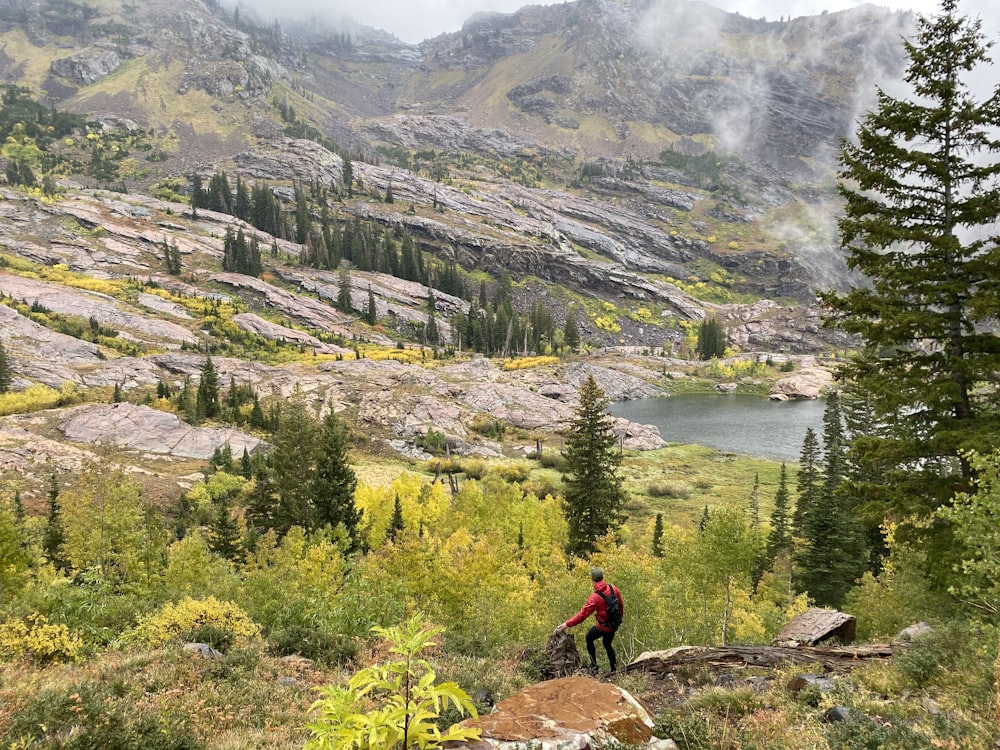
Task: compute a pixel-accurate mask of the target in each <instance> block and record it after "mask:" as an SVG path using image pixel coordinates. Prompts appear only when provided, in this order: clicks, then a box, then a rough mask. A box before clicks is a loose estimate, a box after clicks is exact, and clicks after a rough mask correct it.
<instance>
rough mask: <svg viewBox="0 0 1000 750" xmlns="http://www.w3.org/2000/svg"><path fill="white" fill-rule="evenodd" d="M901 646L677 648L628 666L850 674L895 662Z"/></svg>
mask: <svg viewBox="0 0 1000 750" xmlns="http://www.w3.org/2000/svg"><path fill="white" fill-rule="evenodd" d="M898 648H900V645H898V644H873V645H867V646H835V647H822V646H799V647H787V646H722V647H710V646H678V647H677V648H672V649H667V650H666V651H646V652H643V653H642V654H640V655H639V656H638V657H637V658H636V659H634V660H633V661H632V662H630V663H629V664H627V665H626V666H625V671H626V672H649V673H652V674H654V675H664V674H668V673H670V672H673V671H675V670H677V669H680V668H683V667H690V666H700V667H703V668H705V669H718V670H724V669H734V668H736V669H740V668H746V667H763V668H769V669H773V668H776V667H782V666H786V665H788V664H798V665H803V666H806V665H810V666H811V667H815V666H816V665H819V666H821V667H822V668H823V670H824V671H827V672H849V671H851V670H852V669H853V668H854V667H856V666H858V665H860V664H863V663H866V662H869V661H886V660H889V659H891V658H892V655H893V653H894V652H895V650H896V649H898Z"/></svg>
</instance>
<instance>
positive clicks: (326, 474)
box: [312, 409, 361, 549]
mask: <svg viewBox="0 0 1000 750" xmlns="http://www.w3.org/2000/svg"><path fill="white" fill-rule="evenodd" d="M349 437H350V435H349V433H348V429H347V426H346V425H345V424H344V423H343V421H342V420H341V419H340V418H339V417H338V416H337V415H336V414H334V412H333V410H332V409H331V410H330V411H328V412H327V414H326V416H325V417H324V418H323V421H322V423H321V425H320V427H319V434H318V436H317V440H316V449H315V450H316V470H315V474H314V475H313V484H312V503H313V519H312V521H313V526H314V527H315V528H322V527H323V526H329V527H330V528H332V529H336V528H337V526H338V525H340V524H343V526H344V528H345V529H346V531H347V534H348V536H349V538H350V539H351V547H352V549H354V548H356V547H357V542H358V539H357V527H358V522H359V521H360V520H361V513H360V511H359V510H358V509H357V507H356V506H355V504H354V489H355V487H357V484H358V480H357V477H356V476H355V474H354V470H353V469H352V468H351V465H350V463H349V462H348V455H347V447H348V439H349Z"/></svg>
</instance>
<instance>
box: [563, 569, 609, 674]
mask: <svg viewBox="0 0 1000 750" xmlns="http://www.w3.org/2000/svg"><path fill="white" fill-rule="evenodd" d="M590 580H592V581H593V582H594V593H592V594H591V595H590V596H589V597H587V601H586V602H585V603H584V605H583V608H582V609H581V610H580V611H579V612H577V613H576V614H575V615H573V616H572V617H571V618H569V619H568V620H566V622H564V623H562V624H561V625H559V626H558V627H557V628H556V630H555V632H557V633H561V632H562V631H564V630H566V629H567V628H571V627H573V626H574V625H579V624H580V623H581V622H583V621H584V620H586V619H587V618H588V617H590V614H591V613H593V614H594V619H595V620H597V624H596V625H594V626H593V627H591V628H590V630H589V631H587V653H588V654H589V655H590V671H591V672H592V673H594V674H596V673H597V649H596V647H595V643H596V641H597V639H598V638H600V639H601V641H602V642H603V643H604V650H605V651H607V653H608V663H609V664H610V667H611V671H612V672H614V671H615V670H616V669H618V655H617V654H616V653H615V649H614V646H612V645H611V642H612V641H613V640H614V638H615V633H616V632H617V630H618V626H619V625H621V624H622V615H623V614H624V612H625V602H624V600H623V599H622V593H621V591H619V590H618V587H617V586H612V585H611V584H610V583H607V582H606V581H605V580H604V571H602V570H601V569H600V568H591V570H590Z"/></svg>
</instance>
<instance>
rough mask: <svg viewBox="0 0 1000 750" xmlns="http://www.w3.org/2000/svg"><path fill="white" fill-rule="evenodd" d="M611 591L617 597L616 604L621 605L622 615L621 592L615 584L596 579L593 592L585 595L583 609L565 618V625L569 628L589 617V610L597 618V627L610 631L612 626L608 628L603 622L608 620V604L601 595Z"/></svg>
mask: <svg viewBox="0 0 1000 750" xmlns="http://www.w3.org/2000/svg"><path fill="white" fill-rule="evenodd" d="M611 591H614V592H615V596H617V597H618V606H619V607H621V610H622V615H623V616H624V614H625V602H624V600H623V599H622V592H621V591H619V590H618V587H617V586H612V585H611V584H610V583H608V582H607V581H597V582H596V583H595V584H594V593H593V594H591V595H590V596H588V597H587V602H586V603H585V604H584V605H583V609H581V610H580V611H579V612H577V613H576V614H575V615H573V616H572V617H571V618H569V619H568V620H566V627H567V628H571V627H573V626H574V625H579V624H580V623H581V622H583V621H584V620H586V619H587V618H588V617H590V614H591V612H593V613H594V617H595V618H596V619H597V627H598V629H599V630H603V631H604V632H605V633H610V632H611V631H612V628H609V627H608V626H607V625H606V624H605V623H607V621H608V605H607V604H605V603H604V597H603V596H601V595H602V594H604V595H605V596H607V594H608V593H609V592H611Z"/></svg>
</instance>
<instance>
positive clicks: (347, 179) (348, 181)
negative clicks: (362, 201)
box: [343, 156, 354, 198]
mask: <svg viewBox="0 0 1000 750" xmlns="http://www.w3.org/2000/svg"><path fill="white" fill-rule="evenodd" d="M343 181H344V186H343V192H346V193H347V197H348V198H353V197H354V165H353V164H352V163H351V158H350V157H349V156H345V157H344V167H343Z"/></svg>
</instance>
